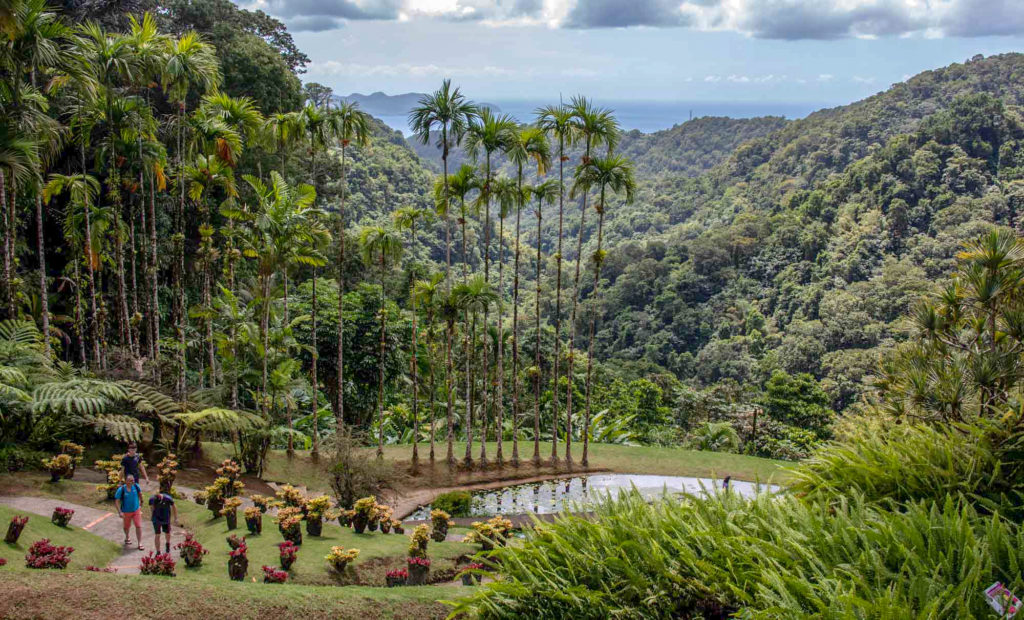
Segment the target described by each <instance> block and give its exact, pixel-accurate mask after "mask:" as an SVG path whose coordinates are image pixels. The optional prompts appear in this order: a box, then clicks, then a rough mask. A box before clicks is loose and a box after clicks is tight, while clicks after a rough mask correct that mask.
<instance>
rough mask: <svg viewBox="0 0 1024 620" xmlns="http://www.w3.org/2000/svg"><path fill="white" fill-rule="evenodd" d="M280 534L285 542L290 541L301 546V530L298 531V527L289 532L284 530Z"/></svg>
mask: <svg viewBox="0 0 1024 620" xmlns="http://www.w3.org/2000/svg"><path fill="white" fill-rule="evenodd" d="M281 534H282V535H283V536H284V539H285V540H290V541H292V542H293V543H295V544H296V545H301V544H302V530H301V529H299V527H298V526H296V527H294V528H292V529H290V530H285V531H284V532H281Z"/></svg>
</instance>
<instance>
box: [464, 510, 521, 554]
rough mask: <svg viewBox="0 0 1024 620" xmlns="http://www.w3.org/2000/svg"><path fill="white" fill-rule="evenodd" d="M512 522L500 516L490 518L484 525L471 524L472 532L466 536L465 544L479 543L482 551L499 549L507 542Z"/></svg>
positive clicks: (476, 522)
mask: <svg viewBox="0 0 1024 620" xmlns="http://www.w3.org/2000/svg"><path fill="white" fill-rule="evenodd" d="M511 532H512V522H511V521H509V520H508V519H506V518H505V517H502V516H500V515H499V516H496V517H492V518H490V519H488V520H487V522H486V523H482V522H480V521H474V522H473V531H472V532H470V533H469V534H466V538H465V541H466V542H467V543H479V544H480V546H481V547H482V548H483V550H484V551H489V550H491V549H493V548H494V547H500V546H502V545H504V544H505V543H506V542H507V541H508V537H509V534H510V533H511Z"/></svg>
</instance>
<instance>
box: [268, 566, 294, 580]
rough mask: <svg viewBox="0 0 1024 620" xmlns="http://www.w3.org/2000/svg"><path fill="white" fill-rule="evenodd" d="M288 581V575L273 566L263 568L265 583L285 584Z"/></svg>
mask: <svg viewBox="0 0 1024 620" xmlns="http://www.w3.org/2000/svg"><path fill="white" fill-rule="evenodd" d="M286 581H288V573H286V572H285V571H283V570H278V569H276V568H274V567H273V566H264V567H263V583H284V582H286Z"/></svg>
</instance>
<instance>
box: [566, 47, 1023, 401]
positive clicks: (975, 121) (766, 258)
mask: <svg viewBox="0 0 1024 620" xmlns="http://www.w3.org/2000/svg"><path fill="white" fill-rule="evenodd" d="M1022 77H1024V55H1021V54H1006V55H1002V56H995V57H991V58H987V59H982V58H980V57H976V58H974V59H972V60H971V61H969V62H967V63H965V64H956V65H952V66H950V67H946V68H944V69H938V70H935V71H928V72H925V73H922V74H920V75H918V76H916V77H914V78H912V79H910V80H909V81H907V82H906V83H902V84H898V85H895V86H893V87H892V88H890V89H889V90H887V91H885V92H883V93H880V94H878V95H876V96H873V97H871V98H869V99H866V100H864V101H861V102H858V103H855V104H852V105H848V106H844V107H839V108H834V109H831V110H823V111H821V112H817V113H815V114H812V115H811V116H809V117H808V118H806V119H803V120H799V121H795V122H792V123H788V124H786V126H784V127H783V128H782V129H780V130H779V131H776V132H773V133H771V134H769V135H767V136H764V137H759V138H755V139H753V140H750V141H748V142H746V143H745V144H743V145H742V146H740V147H739V148H738V149H737V150H736V151H735V152H734V153H733V154H732V155H731V156H730V157H729V158H728V159H727V160H726V161H725V162H723V163H722V164H720V165H719V166H717V167H715V168H714V169H713V170H711V171H710V172H708V173H707V174H705V175H703V176H701V177H699V178H696V179H687V178H684V177H683V176H682V175H679V174H676V175H672V174H665V175H661V176H660V177H659V178H657V179H655V180H654V181H653V182H650V181H649V182H647V183H645V184H644V185H643V186H642V189H641V192H640V196H639V197H638V200H637V202H636V203H635V204H634V205H630V206H612V205H610V206H609V215H608V218H609V223H608V225H607V231H608V239H609V240H611V241H612V243H613V244H614V246H613V249H612V250H611V251H610V253H609V256H608V258H607V261H606V263H605V269H604V271H603V276H605V277H606V278H607V280H608V283H609V286H608V288H605V289H604V290H605V293H604V295H603V298H602V301H601V312H602V315H603V321H602V324H601V327H600V333H599V338H598V342H597V346H598V348H599V350H600V352H601V355H602V357H605V358H608V357H613V358H619V359H642V360H649V361H651V362H655V363H657V364H660V365H662V366H664V367H666V368H668V369H670V370H671V371H673V372H674V373H675V374H677V376H680V377H682V378H688V379H692V380H693V381H695V382H696V383H698V384H703V385H710V384H717V383H721V382H736V384H737V385H740V386H743V387H744V388H747V389H751V390H757V389H758V386H760V385H763V383H764V381H765V379H766V378H767V377H768V376H770V374H771V372H772V371H773V370H775V369H783V370H786V371H789V372H808V373H811V374H812V375H814V376H816V377H818V378H819V379H822V380H823V385H824V386H825V387H826V389H827V391H828V392H829V394H830V395H831V396H832V398H833V406H834V407H835V408H837V409H842V408H844V407H846V406H848V405H850V404H851V403H852V402H854V400H855V399H856V396H857V394H858V392H859V389H860V387H859V382H860V379H861V378H862V377H863V376H864V375H865V374H866V373H868V372H870V370H871V369H872V368H874V365H875V363H876V360H877V356H878V353H879V352H880V350H881V349H884V348H886V347H889V346H891V345H892V344H893V343H894V342H895V341H898V340H899V339H900V338H901V337H903V335H902V332H901V327H900V324H899V323H897V318H898V317H899V316H901V315H902V314H903V313H904V312H905V311H906V309H907V307H908V305H909V304H910V303H911V302H912V301H913V300H914V299H916V298H917V297H918V296H919V295H920V294H921V293H922V292H924V291H927V290H930V288H931V287H932V284H931V283H932V282H933V281H934V280H935V279H936V278H938V277H939V276H941V275H943V274H945V273H946V272H948V271H949V269H950V267H951V264H952V258H953V256H954V253H955V252H956V251H957V250H958V249H959V247H960V244H961V243H962V242H964V241H967V240H969V239H972V238H974V237H976V236H977V235H978V234H979V233H980V232H982V231H984V230H986V229H988V228H990V227H991V226H993V225H999V226H1014V227H1016V226H1017V225H1018V223H1019V222H1018V217H1019V215H1018V214H1019V213H1020V211H1021V209H1022V207H1024V182H1022V181H1021V178H1022V172H1024V170H1022V167H1021V166H1022V164H1024V146H1022V142H1021V141H1022V140H1024V126H1022V120H1021V119H1022V113H1021V109H1020V108H1019V107H1017V106H1018V104H1020V103H1021V101H1022V97H1024V81H1022ZM640 162H641V163H640V165H641V166H642V165H643V160H642V159H640ZM584 251H585V252H586V251H587V250H584Z"/></svg>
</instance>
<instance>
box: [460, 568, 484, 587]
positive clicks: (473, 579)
mask: <svg viewBox="0 0 1024 620" xmlns="http://www.w3.org/2000/svg"><path fill="white" fill-rule="evenodd" d="M483 570H484V565H483V564H478V563H475V562H474V563H472V564H467V565H466V567H465V568H463V569H462V571H461V572H459V577H461V578H462V585H464V586H475V585H477V584H478V583H480V581H481V580H482V579H483V575H481V574H480V572H481V571H483Z"/></svg>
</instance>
